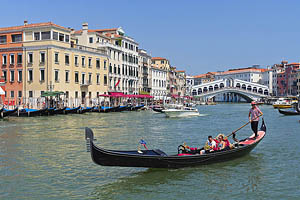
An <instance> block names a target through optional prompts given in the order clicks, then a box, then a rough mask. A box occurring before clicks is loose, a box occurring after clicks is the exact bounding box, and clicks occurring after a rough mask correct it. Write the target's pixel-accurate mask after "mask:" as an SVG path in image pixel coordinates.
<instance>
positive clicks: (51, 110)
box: [42, 108, 55, 116]
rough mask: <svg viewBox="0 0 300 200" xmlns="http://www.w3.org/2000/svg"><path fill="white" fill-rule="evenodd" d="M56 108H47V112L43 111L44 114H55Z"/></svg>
mask: <svg viewBox="0 0 300 200" xmlns="http://www.w3.org/2000/svg"><path fill="white" fill-rule="evenodd" d="M54 111H55V108H47V110H46V112H45V113H42V115H43V116H49V115H54Z"/></svg>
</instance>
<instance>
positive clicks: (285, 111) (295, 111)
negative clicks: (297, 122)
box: [278, 109, 300, 115]
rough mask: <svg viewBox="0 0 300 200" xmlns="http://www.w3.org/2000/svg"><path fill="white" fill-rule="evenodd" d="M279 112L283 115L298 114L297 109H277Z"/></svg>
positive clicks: (299, 113)
mask: <svg viewBox="0 0 300 200" xmlns="http://www.w3.org/2000/svg"><path fill="white" fill-rule="evenodd" d="M278 111H279V113H280V114H283V115H300V112H298V111H297V110H281V109H278Z"/></svg>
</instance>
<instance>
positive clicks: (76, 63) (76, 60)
mask: <svg viewBox="0 0 300 200" xmlns="http://www.w3.org/2000/svg"><path fill="white" fill-rule="evenodd" d="M75 66H78V56H75Z"/></svg>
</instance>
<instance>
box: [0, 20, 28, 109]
mask: <svg viewBox="0 0 300 200" xmlns="http://www.w3.org/2000/svg"><path fill="white" fill-rule="evenodd" d="M25 23H27V22H25ZM22 46H23V26H16V27H8V28H0V61H1V62H0V76H3V78H4V82H5V95H4V103H5V104H9V105H19V104H21V103H22V96H23V79H24V78H23V76H24V75H23V59H24V56H23V49H22Z"/></svg>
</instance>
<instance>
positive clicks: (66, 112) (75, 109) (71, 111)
mask: <svg viewBox="0 0 300 200" xmlns="http://www.w3.org/2000/svg"><path fill="white" fill-rule="evenodd" d="M79 109H80V106H78V107H76V108H71V109H65V110H64V114H66V115H67V114H76V113H77V111H78V110H79Z"/></svg>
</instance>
